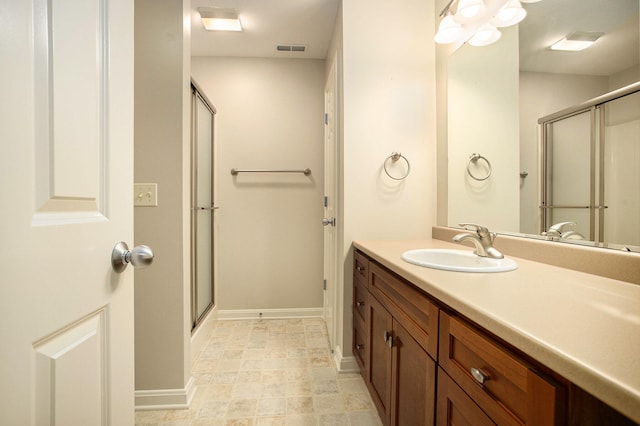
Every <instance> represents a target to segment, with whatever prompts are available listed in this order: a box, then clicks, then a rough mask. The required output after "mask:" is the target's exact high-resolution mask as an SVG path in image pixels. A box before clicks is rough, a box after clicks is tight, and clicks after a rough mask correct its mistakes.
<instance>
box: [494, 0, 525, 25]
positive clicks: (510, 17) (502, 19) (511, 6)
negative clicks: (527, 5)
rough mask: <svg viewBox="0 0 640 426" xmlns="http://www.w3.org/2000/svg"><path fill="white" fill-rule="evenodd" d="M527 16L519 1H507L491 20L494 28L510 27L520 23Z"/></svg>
mask: <svg viewBox="0 0 640 426" xmlns="http://www.w3.org/2000/svg"><path fill="white" fill-rule="evenodd" d="M525 16H527V11H526V10H525V9H524V8H523V7H522V5H521V4H520V1H519V0H509V2H508V3H507V4H505V5H504V6H503V7H502V8H501V9H500V10H499V11H498V13H497V14H496V15H495V16H494V17H493V18H492V19H491V23H492V24H493V25H495V26H496V27H510V26H511V25H515V24H517V23H519V22H520V21H522V20H523V19H524V18H525Z"/></svg>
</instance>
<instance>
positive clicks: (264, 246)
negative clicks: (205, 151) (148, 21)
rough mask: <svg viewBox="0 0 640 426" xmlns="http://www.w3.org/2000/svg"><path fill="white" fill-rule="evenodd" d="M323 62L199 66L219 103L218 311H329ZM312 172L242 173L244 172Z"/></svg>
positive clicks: (202, 62) (227, 61)
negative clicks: (325, 299) (325, 302)
mask: <svg viewBox="0 0 640 426" xmlns="http://www.w3.org/2000/svg"><path fill="white" fill-rule="evenodd" d="M324 67H325V61H324V60H304V59H263V58H212V57H194V58H192V72H193V77H194V79H195V80H196V81H197V82H198V84H199V86H200V87H201V88H202V90H203V91H204V92H205V94H206V95H207V97H208V98H209V99H210V100H211V102H213V104H214V106H215V108H216V109H217V114H216V147H217V164H216V172H215V174H216V179H217V189H218V191H217V194H216V196H215V202H216V205H218V206H219V207H220V209H219V210H218V211H217V212H216V221H217V233H218V234H217V280H216V309H217V310H219V311H226V310H245V309H265V310H266V309H294V310H295V309H297V308H320V307H322V279H323V276H322V256H323V246H322V226H321V220H322V212H323V208H322V197H323V131H324V129H323V113H324V94H323V93H324V92H323V89H324V81H325V78H324ZM307 167H308V168H310V169H311V172H312V173H311V176H308V177H307V176H304V175H302V174H294V175H284V174H282V175H278V174H255V175H252V174H251V175H250V174H240V175H238V176H235V177H234V176H232V175H231V174H230V170H231V169H232V168H240V169H304V168H307Z"/></svg>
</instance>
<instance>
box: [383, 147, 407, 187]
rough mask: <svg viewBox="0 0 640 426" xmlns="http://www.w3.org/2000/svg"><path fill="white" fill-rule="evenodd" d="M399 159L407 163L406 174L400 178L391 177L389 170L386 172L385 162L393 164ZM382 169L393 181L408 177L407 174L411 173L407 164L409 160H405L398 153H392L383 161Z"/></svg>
mask: <svg viewBox="0 0 640 426" xmlns="http://www.w3.org/2000/svg"><path fill="white" fill-rule="evenodd" d="M401 158H402V159H403V160H404V161H405V163H407V172H406V173H405V174H404V175H403V176H400V177H396V176H392V175H391V173H389V170H387V162H388V161H389V160H391V161H392V162H394V163H395V162H396V161H398V160H399V159H401ZM382 167H383V168H384V172H385V173H386V174H387V176H389V177H390V178H391V179H393V180H403V179H405V178H406V177H407V176H409V172H410V171H411V164H409V160H407V157H405V156H404V155H402V154H400V153H399V152H392V153H391V155H390V156H388V157H387V158H386V159H385V160H384V163H382Z"/></svg>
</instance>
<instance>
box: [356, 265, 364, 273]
mask: <svg viewBox="0 0 640 426" xmlns="http://www.w3.org/2000/svg"><path fill="white" fill-rule="evenodd" d="M356 270H357V271H358V272H364V266H356Z"/></svg>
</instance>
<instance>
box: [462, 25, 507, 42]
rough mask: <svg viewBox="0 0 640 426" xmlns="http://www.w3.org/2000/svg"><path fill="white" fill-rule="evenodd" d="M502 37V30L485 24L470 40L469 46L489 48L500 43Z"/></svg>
mask: <svg viewBox="0 0 640 426" xmlns="http://www.w3.org/2000/svg"><path fill="white" fill-rule="evenodd" d="M500 37H502V33H501V32H500V30H498V29H497V28H496V27H494V26H493V25H491V24H484V25H483V26H482V27H481V28H480V29H479V30H478V31H477V32H476V33H475V34H474V35H473V37H471V38H470V39H469V44H470V45H471V46H488V45H490V44H491V43H495V42H496V41H498V40H499V39H500Z"/></svg>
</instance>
